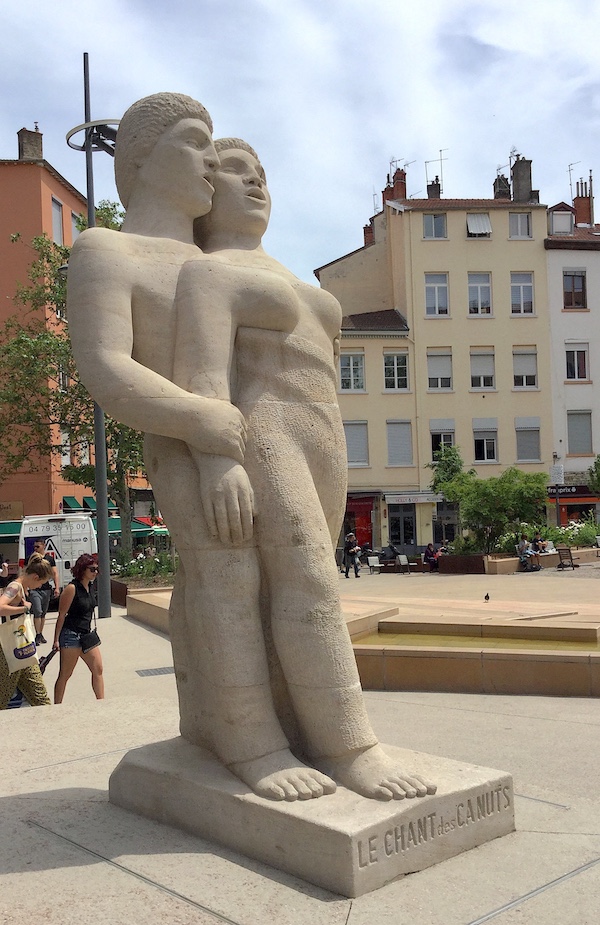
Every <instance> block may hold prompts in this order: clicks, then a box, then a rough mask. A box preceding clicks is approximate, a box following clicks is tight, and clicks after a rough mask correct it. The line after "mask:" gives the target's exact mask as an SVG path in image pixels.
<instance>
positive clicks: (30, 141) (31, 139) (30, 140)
mask: <svg viewBox="0 0 600 925" xmlns="http://www.w3.org/2000/svg"><path fill="white" fill-rule="evenodd" d="M17 138H18V139H19V160H20V161H42V160H43V159H44V154H43V151H42V138H43V135H42V133H41V132H40V130H39V129H38V127H37V122H36V123H35V131H34V132H32V131H30V130H29V129H28V128H22V129H21V130H20V131H19V132H17Z"/></svg>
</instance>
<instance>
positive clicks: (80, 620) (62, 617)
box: [53, 553, 104, 703]
mask: <svg viewBox="0 0 600 925" xmlns="http://www.w3.org/2000/svg"><path fill="white" fill-rule="evenodd" d="M71 572H72V574H73V581H72V582H71V583H70V584H68V585H67V587H66V588H65V589H64V591H63V592H62V594H61V596H60V602H59V605H58V620H57V621H56V630H55V632H54V645H53V648H54V649H60V670H59V673H58V678H57V679H56V684H55V685H54V703H62V700H63V697H64V694H65V687H66V686H67V681H68V680H69V678H70V677H71V675H72V674H73V670H74V668H75V665H76V664H77V661H78V659H79V658H80V657H81V658H82V659H83V660H84V662H85V663H86V665H87V666H88V668H89V669H90V671H91V673H92V689H93V691H94V693H95V695H96V699H97V700H103V699H104V677H103V675H102V654H101V652H100V648H99V645H96V646H95V647H94V648H93V649H87V650H86V651H85V652H84V650H83V648H82V644H81V642H82V637H83V636H85V635H86V634H87V633H89V632H90V629H91V625H92V615H93V613H94V608H95V606H96V597H95V595H94V592H93V589H91V588H90V585H91V584H92V582H94V581H95V580H96V575H97V574H98V564H97V562H96V560H95V559H94V557H93V556H91V555H89V553H84V554H83V555H82V556H79V558H78V560H77V562H76V563H75V565H74V566H73V568H72V569H71Z"/></svg>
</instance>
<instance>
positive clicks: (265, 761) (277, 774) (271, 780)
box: [228, 748, 336, 802]
mask: <svg viewBox="0 0 600 925" xmlns="http://www.w3.org/2000/svg"><path fill="white" fill-rule="evenodd" d="M228 767H229V770H230V771H231V772H232V773H233V774H235V775H236V777H239V778H240V780H243V781H244V783H245V784H247V785H248V786H249V787H250V789H251V790H253V791H254V793H256V794H257V795H258V796H260V797H267V798H268V799H271V800H288V801H290V802H293V801H294V800H312V799H315V797H322V796H323V795H324V794H327V793H334V792H335V789H336V785H335V782H334V781H332V780H331V778H330V777H327V776H326V775H325V774H322V773H321V772H320V771H316V770H315V769H314V768H311V767H309V766H308V765H306V764H303V763H302V762H301V761H298V759H297V758H294V756H293V755H292V753H291V751H290V750H289V749H287V748H283V749H281V751H278V752H273V753H272V754H270V755H263V756H262V757H261V758H253V759H251V760H250V761H238V762H235V763H233V764H230V765H228Z"/></svg>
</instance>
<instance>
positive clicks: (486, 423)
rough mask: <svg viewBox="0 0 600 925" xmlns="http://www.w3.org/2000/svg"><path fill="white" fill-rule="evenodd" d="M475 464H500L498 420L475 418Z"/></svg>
mask: <svg viewBox="0 0 600 925" xmlns="http://www.w3.org/2000/svg"><path fill="white" fill-rule="evenodd" d="M473 448H474V455H475V462H498V420H497V418H473Z"/></svg>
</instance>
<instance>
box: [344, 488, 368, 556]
mask: <svg viewBox="0 0 600 925" xmlns="http://www.w3.org/2000/svg"><path fill="white" fill-rule="evenodd" d="M375 504H376V496H375V495H361V496H358V497H356V496H353V495H348V500H347V502H346V516H345V517H344V536H345V535H346V534H347V533H350V532H352V533H354V534H355V535H356V541H357V543H358V545H359V546H364V545H365V544H368V545H369V546H370V547H372V546H373V513H374V511H375Z"/></svg>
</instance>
